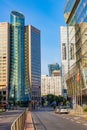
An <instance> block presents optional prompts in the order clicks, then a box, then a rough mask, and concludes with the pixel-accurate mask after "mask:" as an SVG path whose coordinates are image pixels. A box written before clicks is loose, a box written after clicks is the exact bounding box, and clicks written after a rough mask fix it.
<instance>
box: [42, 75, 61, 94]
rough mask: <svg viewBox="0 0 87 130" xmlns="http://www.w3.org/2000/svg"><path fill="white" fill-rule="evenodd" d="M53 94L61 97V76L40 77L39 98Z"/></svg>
mask: <svg viewBox="0 0 87 130" xmlns="http://www.w3.org/2000/svg"><path fill="white" fill-rule="evenodd" d="M48 94H53V95H56V96H59V95H62V86H61V75H59V76H48V75H42V76H41V96H46V95H48Z"/></svg>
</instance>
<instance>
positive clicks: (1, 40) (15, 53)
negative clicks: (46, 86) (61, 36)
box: [0, 11, 41, 105]
mask: <svg viewBox="0 0 87 130" xmlns="http://www.w3.org/2000/svg"><path fill="white" fill-rule="evenodd" d="M0 94H2V95H3V99H2V102H5V103H7V101H9V103H11V104H14V105H15V103H18V102H20V103H23V104H24V103H25V102H28V101H29V100H34V101H40V97H41V47H40V30H38V29H36V28H35V27H33V26H31V25H29V26H25V17H24V15H23V14H22V13H19V12H17V11H12V12H11V15H10V24H9V23H0Z"/></svg>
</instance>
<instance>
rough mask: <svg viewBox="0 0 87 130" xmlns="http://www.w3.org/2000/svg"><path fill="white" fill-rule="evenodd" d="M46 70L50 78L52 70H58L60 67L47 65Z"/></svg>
mask: <svg viewBox="0 0 87 130" xmlns="http://www.w3.org/2000/svg"><path fill="white" fill-rule="evenodd" d="M48 69H49V76H52V73H53V71H54V70H59V69H60V67H59V64H57V63H56V64H49V65H48Z"/></svg>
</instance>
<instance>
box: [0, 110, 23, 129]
mask: <svg viewBox="0 0 87 130" xmlns="http://www.w3.org/2000/svg"><path fill="white" fill-rule="evenodd" d="M23 111H24V110H10V111H7V112H4V113H3V114H0V130H11V124H12V123H13V122H14V121H15V120H16V119H17V117H18V116H19V115H20V114H22V113H23Z"/></svg>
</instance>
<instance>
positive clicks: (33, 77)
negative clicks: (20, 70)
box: [25, 25, 41, 101]
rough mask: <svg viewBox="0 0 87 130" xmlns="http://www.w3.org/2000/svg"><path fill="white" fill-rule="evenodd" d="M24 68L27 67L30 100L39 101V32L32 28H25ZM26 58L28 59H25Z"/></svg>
mask: <svg viewBox="0 0 87 130" xmlns="http://www.w3.org/2000/svg"><path fill="white" fill-rule="evenodd" d="M25 37H26V38H25V46H26V47H25V48H26V50H27V51H26V52H25V55H26V58H27V61H26V65H25V66H26V67H27V66H29V70H28V71H29V79H30V81H29V82H30V92H31V93H30V94H31V99H32V100H34V101H40V97H41V47H40V30H38V29H37V28H35V27H33V26H31V25H30V26H26V27H25ZM27 56H28V57H27Z"/></svg>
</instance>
